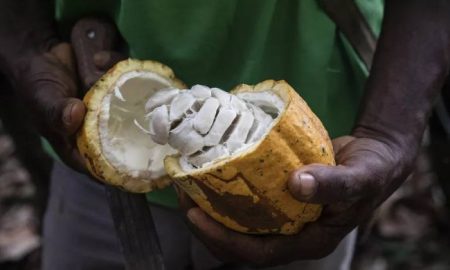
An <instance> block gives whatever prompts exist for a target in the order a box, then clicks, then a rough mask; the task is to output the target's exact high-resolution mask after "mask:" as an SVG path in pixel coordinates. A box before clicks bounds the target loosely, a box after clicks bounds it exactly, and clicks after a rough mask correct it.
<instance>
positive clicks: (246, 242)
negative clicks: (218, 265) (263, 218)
mask: <svg viewBox="0 0 450 270" xmlns="http://www.w3.org/2000/svg"><path fill="white" fill-rule="evenodd" d="M187 217H188V219H189V222H190V227H191V229H192V230H193V233H194V234H195V235H196V236H197V237H198V238H200V240H201V241H202V242H203V243H204V244H205V245H206V246H207V247H208V248H209V249H210V251H211V252H212V253H213V254H214V255H215V256H217V257H218V258H219V259H221V260H223V261H226V262H245V263H250V264H253V265H263V264H265V260H266V256H265V253H264V252H265V249H264V248H262V247H263V246H264V242H263V238H262V237H258V236H251V235H245V234H241V233H237V232H234V231H232V230H230V229H227V228H226V227H224V226H223V225H222V224H219V223H218V222H216V221H214V220H213V219H212V218H211V217H209V216H208V215H207V214H206V213H205V212H203V211H202V210H201V209H200V208H198V207H195V208H191V209H190V210H189V211H188V212H187Z"/></svg>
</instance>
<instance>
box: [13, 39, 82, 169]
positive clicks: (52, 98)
mask: <svg viewBox="0 0 450 270" xmlns="http://www.w3.org/2000/svg"><path fill="white" fill-rule="evenodd" d="M24 62H25V61H24ZM26 63H27V65H26V66H24V67H23V68H21V69H20V71H19V72H18V75H17V79H16V86H17V88H18V90H19V93H20V94H21V97H22V98H23V100H24V101H25V104H26V106H27V107H28V109H29V110H30V112H31V113H32V117H33V122H34V123H35V125H36V127H37V129H38V131H39V132H40V133H41V134H42V135H43V136H44V137H45V138H46V139H47V140H48V141H49V142H50V143H51V145H52V146H53V148H54V150H55V151H56V152H57V154H58V155H59V157H60V158H61V159H62V160H63V161H64V162H65V163H66V164H68V165H69V166H71V167H73V168H75V169H77V170H79V171H84V170H85V167H84V163H83V160H82V159H81V157H80V155H79V152H78V150H77V147H76V144H75V138H74V134H75V133H76V131H77V130H78V128H79V127H80V126H81V124H82V123H83V119H84V114H85V110H86V109H85V107H84V104H83V102H82V101H81V100H80V99H79V97H80V93H79V92H78V78H77V76H76V68H75V64H76V63H75V59H74V56H73V53H72V50H71V47H70V45H69V44H67V43H59V44H56V45H54V46H53V47H51V48H50V49H49V50H48V52H43V53H35V54H32V55H31V56H29V59H27V61H26Z"/></svg>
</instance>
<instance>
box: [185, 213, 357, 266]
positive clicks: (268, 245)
mask: <svg viewBox="0 0 450 270" xmlns="http://www.w3.org/2000/svg"><path fill="white" fill-rule="evenodd" d="M341 215H343V214H335V215H333V216H331V217H330V218H327V217H325V218H322V219H321V220H319V221H317V222H315V223H311V224H308V225H306V227H305V228H304V229H303V230H302V231H301V232H300V233H299V234H297V235H289V236H284V235H246V234H242V233H238V232H235V231H232V230H229V229H228V228H226V227H224V226H223V225H221V224H219V223H217V222H216V221H214V220H213V219H212V218H211V217H209V216H208V215H207V214H206V213H205V212H203V211H202V210H201V209H199V208H191V209H190V210H189V211H188V218H189V221H190V225H191V226H190V227H191V229H192V231H193V233H194V234H195V235H196V236H197V237H198V238H199V239H200V240H201V241H202V242H203V243H204V244H205V245H206V246H207V247H208V248H209V249H210V251H211V252H212V253H213V254H214V255H216V256H217V257H218V258H219V259H221V260H223V261H226V262H239V263H246V264H251V265H254V266H264V267H267V266H273V265H279V264H287V263H290V262H292V261H294V260H302V259H303V260H311V259H320V258H323V257H325V256H327V255H329V254H330V253H331V252H333V251H334V250H335V248H336V247H337V245H338V244H339V243H340V241H341V240H342V239H343V238H344V237H345V236H346V235H347V234H348V233H349V232H350V231H351V230H353V229H354V228H355V225H353V223H348V224H341V225H338V226H336V225H335V224H336V223H334V222H335V220H334V219H336V217H341ZM328 219H330V220H328Z"/></svg>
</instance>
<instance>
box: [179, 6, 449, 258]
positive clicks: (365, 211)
mask: <svg viewBox="0 0 450 270" xmlns="http://www.w3.org/2000/svg"><path fill="white" fill-rule="evenodd" d="M449 14H450V1H444V0H436V1H422V0H411V1H401V0H387V1H386V9H385V18H384V22H383V30H382V33H381V37H380V40H379V43H378V48H377V52H376V55H375V58H374V65H373V68H372V73H371V75H370V77H369V80H368V82H367V85H366V94H365V97H364V101H363V103H362V106H361V108H362V109H361V112H360V117H359V120H358V121H357V124H356V126H355V129H354V131H353V132H352V136H346V137H341V138H338V139H336V140H334V141H333V143H334V146H335V152H336V161H337V166H335V167H331V166H324V165H308V166H305V167H302V168H300V169H299V170H298V171H296V172H294V173H293V174H292V177H291V179H290V180H289V183H288V184H289V189H290V191H291V193H292V194H293V196H295V197H296V198H297V199H298V200H300V201H306V202H316V203H322V204H325V205H326V206H325V208H324V211H323V214H322V216H321V218H319V220H318V221H317V222H315V223H312V224H309V225H307V226H306V227H305V228H304V230H303V231H301V232H300V233H299V234H298V235H295V236H264V237H258V236H249V235H243V234H239V233H236V232H233V231H230V230H228V229H226V228H225V227H223V226H222V225H220V224H218V223H217V222H215V221H213V220H212V219H211V218H209V217H208V216H207V215H206V214H205V213H204V212H202V211H201V210H200V209H199V208H198V207H196V206H194V205H190V201H189V200H188V199H187V197H186V196H185V195H184V194H183V193H181V203H182V206H184V208H185V211H186V214H187V217H188V219H189V221H190V225H191V227H192V228H193V231H194V232H195V233H196V234H197V235H198V237H199V238H200V239H201V240H203V242H204V243H205V244H206V245H207V246H208V247H210V249H211V250H212V251H213V252H214V253H215V254H216V255H218V256H219V257H221V258H223V259H224V260H229V261H241V262H247V263H251V264H256V265H263V266H265V265H273V264H282V263H288V262H291V261H294V260H300V259H317V258H321V257H324V256H326V255H328V254H329V253H330V252H332V251H333V250H334V249H335V248H336V246H337V245H338V243H339V242H340V241H341V240H342V238H343V237H344V236H345V235H346V234H347V233H349V232H350V231H351V230H353V229H354V228H355V227H356V226H358V225H359V224H361V223H362V222H364V221H365V220H367V219H368V218H369V217H370V216H371V215H372V213H373V211H374V209H375V208H376V207H377V206H378V205H379V204H380V203H381V202H383V201H384V200H385V199H386V198H387V197H388V196H389V195H390V194H392V192H393V191H394V190H395V189H396V188H397V187H398V186H400V185H401V184H402V183H403V181H404V180H405V179H406V177H407V176H408V175H409V174H410V173H411V170H412V168H413V165H414V160H415V157H416V155H417V152H418V149H419V146H420V143H421V138H422V134H423V132H424V129H425V126H426V124H427V120H428V116H429V114H430V111H431V109H432V105H433V100H434V98H435V96H436V95H437V93H438V92H439V91H440V90H441V88H442V86H443V83H444V81H445V80H446V78H447V77H448V74H449V63H450V59H449V57H450V16H449ZM336 109H340V108H336ZM341 109H345V108H341Z"/></svg>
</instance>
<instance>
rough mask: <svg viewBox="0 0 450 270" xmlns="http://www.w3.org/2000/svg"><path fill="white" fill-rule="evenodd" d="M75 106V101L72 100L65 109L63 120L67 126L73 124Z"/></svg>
mask: <svg viewBox="0 0 450 270" xmlns="http://www.w3.org/2000/svg"><path fill="white" fill-rule="evenodd" d="M74 107H75V103H74V102H72V103H70V104H69V105H67V106H66V107H65V108H64V111H63V122H64V124H65V125H66V126H70V125H71V124H72V111H73V109H74Z"/></svg>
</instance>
